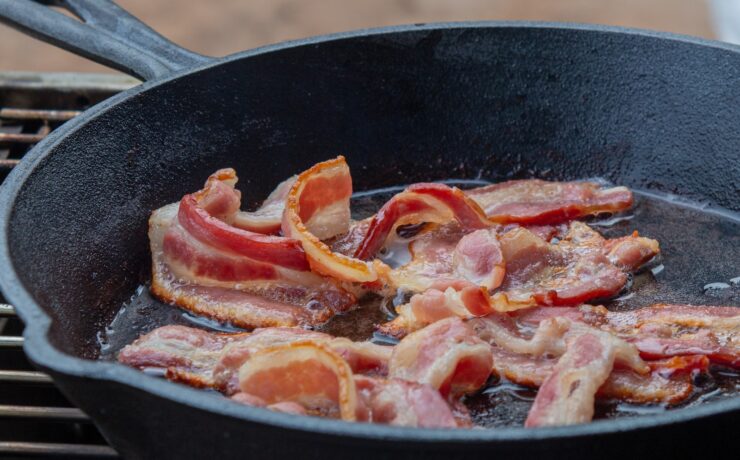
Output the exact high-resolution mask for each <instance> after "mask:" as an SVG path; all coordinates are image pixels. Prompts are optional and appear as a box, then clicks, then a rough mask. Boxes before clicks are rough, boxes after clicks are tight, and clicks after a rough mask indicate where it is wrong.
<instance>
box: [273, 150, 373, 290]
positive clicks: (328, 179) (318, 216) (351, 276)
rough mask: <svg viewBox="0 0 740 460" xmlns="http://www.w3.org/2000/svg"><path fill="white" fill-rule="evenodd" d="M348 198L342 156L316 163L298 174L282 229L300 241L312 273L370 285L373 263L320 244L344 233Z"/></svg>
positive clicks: (349, 191)
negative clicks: (323, 240)
mask: <svg viewBox="0 0 740 460" xmlns="http://www.w3.org/2000/svg"><path fill="white" fill-rule="evenodd" d="M351 195H352V177H351V176H350V173H349V167H348V166H347V163H346V161H345V160H344V157H342V156H340V157H337V158H336V159H334V160H329V161H324V162H323V163H318V164H316V165H314V166H313V167H311V168H309V169H308V170H306V171H304V172H303V173H301V174H300V175H299V176H298V179H297V180H296V181H295V183H294V184H293V187H292V188H291V189H290V192H289V193H288V198H287V202H286V206H285V213H284V214H283V222H282V229H283V233H284V234H285V235H288V236H290V237H292V238H295V239H297V240H298V241H300V243H301V244H302V246H303V249H304V251H306V255H307V257H308V261H309V264H310V266H311V269H312V270H313V271H315V272H317V273H320V274H323V275H327V276H331V277H333V278H335V279H339V280H343V281H350V282H358V283H372V282H374V281H376V280H377V279H378V273H377V271H376V268H375V265H374V264H371V263H367V262H364V261H362V260H359V259H356V258H352V257H348V256H345V255H343V254H340V253H336V252H333V251H332V250H331V248H330V247H329V246H328V245H327V244H325V243H324V242H322V241H321V240H322V239H328V238H331V237H333V236H336V235H339V234H341V233H345V232H346V231H347V230H348V228H349V218H350V214H349V199H350V196H351Z"/></svg>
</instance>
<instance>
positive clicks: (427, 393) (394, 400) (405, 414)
mask: <svg viewBox="0 0 740 460" xmlns="http://www.w3.org/2000/svg"><path fill="white" fill-rule="evenodd" d="M355 385H356V387H357V391H358V395H359V399H360V400H361V401H362V402H363V405H364V410H365V413H364V414H363V415H362V418H361V420H365V421H371V422H374V423H386V424H389V425H397V426H410V427H420V428H456V427H458V426H460V425H465V424H466V422H469V420H464V421H462V422H458V421H457V420H456V417H455V414H454V413H453V411H452V410H451V408H450V406H449V404H448V403H447V402H446V401H445V399H444V398H443V397H442V396H441V395H440V394H439V392H438V391H437V390H435V389H434V388H432V387H431V386H429V385H425V384H421V383H417V382H410V381H407V380H401V379H388V380H384V379H377V378H369V377H361V376H358V377H355Z"/></svg>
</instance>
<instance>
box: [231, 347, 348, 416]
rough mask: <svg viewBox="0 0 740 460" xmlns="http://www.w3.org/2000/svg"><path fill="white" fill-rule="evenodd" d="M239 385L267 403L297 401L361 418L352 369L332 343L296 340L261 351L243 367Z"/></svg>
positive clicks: (320, 411)
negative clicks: (328, 345)
mask: <svg viewBox="0 0 740 460" xmlns="http://www.w3.org/2000/svg"><path fill="white" fill-rule="evenodd" d="M239 388H240V389H241V390H242V391H243V392H244V393H247V394H250V395H254V396H257V397H258V398H260V399H262V400H263V401H265V402H266V403H267V404H275V403H281V402H294V403H298V404H300V405H301V406H303V407H305V408H306V409H307V410H308V411H309V412H312V413H317V414H321V415H328V416H337V415H338V416H339V417H341V419H342V420H347V421H354V420H356V418H357V389H356V388H355V381H354V378H353V376H352V369H350V367H349V365H348V364H347V362H346V361H344V360H343V359H342V358H341V357H340V356H339V355H338V354H336V353H334V352H333V351H331V349H329V348H328V347H326V346H324V345H320V344H317V343H313V342H294V343H289V344H285V345H278V346H275V347H270V348H266V349H263V350H260V351H258V352H257V353H255V354H254V356H252V357H251V358H249V362H248V363H247V364H245V365H243V366H242V367H241V368H240V369H239Z"/></svg>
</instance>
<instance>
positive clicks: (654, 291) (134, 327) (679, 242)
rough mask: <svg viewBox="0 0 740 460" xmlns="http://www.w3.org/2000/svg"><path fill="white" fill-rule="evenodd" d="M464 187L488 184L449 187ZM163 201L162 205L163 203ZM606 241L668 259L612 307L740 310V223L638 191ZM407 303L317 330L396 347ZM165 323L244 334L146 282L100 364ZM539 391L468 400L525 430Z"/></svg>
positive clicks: (717, 393) (598, 223)
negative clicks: (393, 313) (159, 295)
mask: <svg viewBox="0 0 740 460" xmlns="http://www.w3.org/2000/svg"><path fill="white" fill-rule="evenodd" d="M448 183H449V184H450V185H457V186H460V187H461V188H470V187H471V186H477V185H484V184H486V182H471V181H465V182H456V181H450V182H448ZM402 188H403V187H397V188H388V189H383V190H379V191H377V192H363V193H359V194H356V195H355V197H354V198H353V200H352V209H353V212H354V215H353V217H354V218H356V219H362V218H365V217H368V216H370V215H372V214H373V213H374V212H375V211H376V210H377V209H378V208H379V207H380V206H381V205H382V204H383V203H384V202H385V201H387V200H388V199H389V198H390V197H391V196H392V195H393V194H394V193H396V192H398V191H400V190H401V189H402ZM163 204H164V203H163ZM589 224H590V225H592V226H593V227H594V228H596V229H598V230H599V231H600V232H601V233H603V234H604V236H606V237H610V238H614V237H618V236H622V235H626V234H629V233H631V232H632V231H634V230H635V229H638V230H639V232H640V234H641V235H643V236H647V237H649V238H655V239H657V240H658V241H659V242H660V244H661V251H662V256H661V259H660V260H656V261H654V262H653V263H652V264H650V265H649V266H648V267H647V268H645V269H643V270H641V271H640V272H638V273H637V274H636V275H635V276H634V277H633V279H632V281H631V286H630V287H629V289H627V290H626V291H625V292H623V293H622V295H620V296H618V297H617V298H616V299H614V300H612V301H609V302H605V303H604V305H606V306H607V307H608V308H609V309H611V310H630V309H634V308H640V307H644V306H648V305H652V304H655V303H693V304H703V305H740V278H738V273H737V272H736V270H737V266H736V262H737V260H740V218H738V216H736V215H734V214H729V213H721V212H716V211H712V210H709V209H706V208H702V206H701V205H699V204H696V203H687V202H684V201H682V200H681V199H680V198H678V197H668V196H656V195H653V194H649V193H641V192H639V191H635V205H634V207H633V208H632V209H631V210H630V211H629V212H627V213H623V214H618V215H615V216H610V217H606V218H595V219H593V220H591V221H590V222H589ZM399 300H402V299H381V298H379V297H375V296H371V297H368V298H365V299H363V301H362V302H361V304H360V305H359V307H357V308H356V309H354V310H352V311H350V312H348V313H345V314H342V315H338V316H336V317H334V318H333V319H331V320H330V321H329V322H327V323H326V324H325V325H323V326H321V327H320V328H319V330H321V331H323V332H327V333H329V334H332V335H336V336H344V337H349V338H350V339H353V340H368V339H371V340H374V341H376V342H378V343H393V342H394V341H393V339H390V338H388V337H384V336H380V335H378V334H375V333H374V327H375V325H376V324H378V323H382V322H384V321H386V320H388V319H390V318H389V314H388V310H389V307H386V308H383V305H382V304H383V303H386V304H388V303H394V302H395V303H398V301H399ZM167 324H182V325H187V326H197V327H201V328H204V329H208V330H218V331H226V332H229V331H239V330H241V329H238V328H234V327H232V326H230V325H228V324H222V323H218V322H216V321H213V320H210V319H207V318H202V317H197V316H195V315H193V314H191V313H189V312H186V311H184V310H181V309H179V308H177V307H174V306H170V305H167V304H163V303H161V302H159V301H158V300H156V299H154V298H153V297H152V296H151V294H150V293H149V290H148V288H147V286H146V285H142V286H140V287H139V289H138V290H137V292H136V293H135V294H134V295H133V296H132V298H131V300H130V301H129V302H127V303H126V304H125V305H123V306H122V307H121V309H120V311H119V312H118V314H117V315H116V317H115V318H114V319H113V321H112V322H111V324H109V325H108V326H107V327H106V328H105V329H104V330H102V331H100V333H99V342H100V348H101V353H100V357H101V359H115V356H116V354H117V352H118V351H119V350H120V349H121V348H122V347H124V346H125V345H127V344H129V343H131V342H132V341H134V340H135V339H136V338H138V337H139V336H140V335H142V334H144V333H146V332H149V331H151V330H153V329H155V328H157V327H160V326H164V325H167ZM694 383H695V392H694V394H693V395H692V397H691V398H689V400H688V401H687V402H685V403H683V404H682V405H681V406H682V407H683V406H691V405H695V404H700V403H702V402H706V401H714V400H719V399H723V398H729V397H734V396H740V374H739V373H737V372H736V371H733V370H730V369H728V368H724V367H714V368H713V369H712V372H711V374H710V375H709V376H699V377H698V378H697V379H696V380H695V382H694ZM535 395H536V392H535V391H533V390H531V389H528V388H525V387H521V386H519V385H515V384H512V383H509V382H506V381H496V380H492V381H491V385H490V386H488V388H486V389H484V390H483V391H481V392H480V393H479V394H477V395H474V396H472V397H468V398H467V399H466V405H467V406H468V407H469V408H470V410H471V415H472V416H473V420H474V422H475V423H476V424H477V425H480V426H484V427H497V426H522V425H523V423H524V420H525V419H526V417H527V412H528V411H529V407H530V405H531V403H532V401H533V400H534V397H535ZM663 410H665V408H664V407H662V406H658V405H633V404H627V403H621V402H600V403H599V404H598V405H597V410H596V415H595V418H597V419H598V418H615V417H632V416H636V415H640V414H649V413H655V412H660V411H663Z"/></svg>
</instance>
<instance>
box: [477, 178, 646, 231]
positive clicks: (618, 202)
mask: <svg viewBox="0 0 740 460" xmlns="http://www.w3.org/2000/svg"><path fill="white" fill-rule="evenodd" d="M466 193H467V195H468V196H469V197H470V198H472V199H473V200H475V201H476V202H477V203H478V204H479V205H480V207H481V208H483V209H484V210H485V212H486V215H487V216H488V217H489V218H490V219H491V220H492V221H494V222H498V223H502V224H504V223H519V224H554V223H559V222H565V221H567V220H571V219H575V218H577V217H583V216H588V215H592V214H599V213H605V212H610V213H611V212H618V211H623V210H625V209H628V208H629V207H630V206H632V201H633V197H632V192H630V191H629V189H627V188H626V187H611V188H602V187H600V186H599V185H598V184H595V183H592V182H547V181H543V180H539V179H528V180H513V181H508V182H502V183H499V184H493V185H487V186H485V187H480V188H476V189H473V190H468V191H466Z"/></svg>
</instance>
